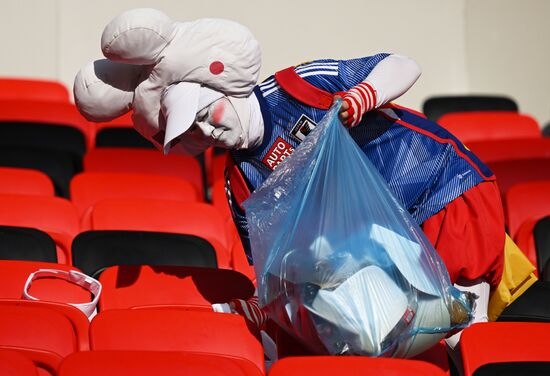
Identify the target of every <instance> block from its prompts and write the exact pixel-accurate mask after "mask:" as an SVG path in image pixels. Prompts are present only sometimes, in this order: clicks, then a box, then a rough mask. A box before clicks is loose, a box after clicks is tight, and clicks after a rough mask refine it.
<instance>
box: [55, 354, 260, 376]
mask: <svg viewBox="0 0 550 376" xmlns="http://www.w3.org/2000/svg"><path fill="white" fill-rule="evenodd" d="M179 374H185V375H188V376H202V375H211V376H222V375H234V376H262V375H263V373H262V372H261V371H260V370H259V369H258V368H257V367H256V366H255V365H254V364H253V363H252V362H250V361H248V360H246V359H240V358H234V357H226V356H221V355H215V354H200V353H192V352H176V351H171V352H167V351H88V352H80V353H75V354H71V355H69V356H68V357H67V358H65V359H64V360H63V363H62V364H61V367H60V369H59V376H97V375H117V376H150V375H179Z"/></svg>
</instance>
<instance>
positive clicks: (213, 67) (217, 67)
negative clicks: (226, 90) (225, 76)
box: [210, 61, 225, 75]
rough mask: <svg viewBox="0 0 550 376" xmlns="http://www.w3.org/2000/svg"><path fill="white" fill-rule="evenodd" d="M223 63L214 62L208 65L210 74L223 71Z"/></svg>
mask: <svg viewBox="0 0 550 376" xmlns="http://www.w3.org/2000/svg"><path fill="white" fill-rule="evenodd" d="M224 68H225V67H224V66H223V63H222V62H221V61H214V62H213V63H212V64H210V73H212V74H216V75H217V74H220V73H221V72H223V70H224Z"/></svg>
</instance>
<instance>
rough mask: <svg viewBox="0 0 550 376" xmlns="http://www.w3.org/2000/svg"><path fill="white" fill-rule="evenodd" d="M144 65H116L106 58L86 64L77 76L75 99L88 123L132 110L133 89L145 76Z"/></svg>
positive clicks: (74, 88) (147, 68)
mask: <svg viewBox="0 0 550 376" xmlns="http://www.w3.org/2000/svg"><path fill="white" fill-rule="evenodd" d="M148 71H149V67H147V66H139V65H130V64H122V63H116V62H113V61H110V60H107V59H102V60H96V61H92V62H90V63H88V64H86V65H85V66H84V67H83V68H82V69H81V70H80V71H79V72H78V74H77V75H76V77H75V81H74V87H73V91H74V98H75V103H76V106H77V107H78V110H79V111H80V113H82V115H83V116H84V117H85V118H86V119H88V120H90V121H96V122H99V121H109V120H112V119H114V118H117V117H119V116H121V115H123V114H125V113H127V112H129V111H130V110H131V109H132V102H133V100H134V90H135V88H136V86H137V85H138V84H139V83H140V82H141V81H142V80H143V78H145V77H146V75H147V73H148Z"/></svg>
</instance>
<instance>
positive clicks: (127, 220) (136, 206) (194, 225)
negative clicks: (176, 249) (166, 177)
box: [91, 198, 233, 268]
mask: <svg viewBox="0 0 550 376" xmlns="http://www.w3.org/2000/svg"><path fill="white" fill-rule="evenodd" d="M91 225H92V229H94V230H133V231H156V232H171V233H176V234H188V235H195V236H198V237H200V238H203V239H205V240H207V241H208V242H209V243H210V244H212V246H213V247H214V249H215V250H216V256H217V260H218V266H219V267H223V268H226V267H228V266H230V263H231V245H232V244H231V241H232V240H233V238H232V237H231V235H230V234H227V232H226V228H227V227H226V225H227V223H226V221H225V219H224V218H223V216H222V215H221V214H220V213H219V212H218V211H217V210H216V208H214V207H213V206H212V205H210V204H206V203H201V202H182V201H172V200H170V201H169V200H152V199H151V200H146V199H131V198H128V199H117V200H103V201H101V202H99V203H97V204H96V205H95V207H94V209H93V211H92V213H91Z"/></svg>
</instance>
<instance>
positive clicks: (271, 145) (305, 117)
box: [228, 54, 492, 261]
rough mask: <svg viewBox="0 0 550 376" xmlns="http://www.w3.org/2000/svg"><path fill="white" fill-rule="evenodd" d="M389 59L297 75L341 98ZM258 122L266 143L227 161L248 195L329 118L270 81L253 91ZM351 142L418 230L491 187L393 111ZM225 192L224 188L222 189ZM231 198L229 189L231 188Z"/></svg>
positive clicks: (465, 160) (440, 138)
mask: <svg viewBox="0 0 550 376" xmlns="http://www.w3.org/2000/svg"><path fill="white" fill-rule="evenodd" d="M387 56H388V54H378V55H374V56H371V57H365V58H360V59H353V60H340V61H339V60H318V61H314V62H310V63H306V64H302V65H299V66H297V67H295V68H294V70H295V72H296V73H297V74H298V75H299V76H300V77H301V78H302V79H304V80H305V81H307V82H308V83H310V84H312V85H314V86H316V87H317V88H320V89H322V90H324V91H326V92H329V93H336V92H343V91H347V90H349V89H350V88H351V87H353V86H355V85H357V84H358V83H360V82H362V81H363V80H364V79H365V78H366V77H367V76H368V74H369V73H370V72H371V71H372V69H373V68H374V67H375V66H376V64H378V63H379V62H380V61H382V60H383V59H384V58H386V57H387ZM254 95H256V97H257V98H258V102H259V103H260V108H261V112H262V117H263V121H264V138H263V142H262V143H261V145H259V146H258V147H256V148H255V149H253V150H234V151H232V152H231V156H232V158H233V160H234V162H235V164H236V165H237V166H238V168H239V170H240V172H241V174H242V175H243V176H244V178H245V181H246V183H247V185H248V188H249V189H250V191H254V190H255V189H256V188H258V187H259V186H260V185H261V184H262V183H263V181H264V180H265V179H266V178H267V177H268V176H269V174H270V173H271V171H273V170H274V169H275V168H277V165H278V164H279V163H280V162H282V161H283V160H284V159H285V158H286V156H288V155H290V154H291V153H292V151H293V150H294V148H296V147H297V146H298V145H299V144H300V142H301V141H302V140H303V139H304V137H306V136H307V134H308V133H309V131H311V129H313V128H314V127H315V126H316V124H317V123H318V122H319V121H320V120H321V119H322V118H323V116H324V115H325V114H326V112H327V110H322V109H318V108H313V107H310V106H307V105H305V104H303V103H301V102H299V101H298V100H296V99H294V98H293V97H291V96H290V95H289V94H288V93H287V92H285V91H284V90H283V89H282V88H281V87H280V86H279V85H278V84H277V81H276V80H275V78H274V76H272V77H270V78H268V79H267V80H265V81H264V82H263V83H261V84H260V85H258V86H257V87H256V88H255V90H254ZM349 132H350V135H351V136H352V138H353V139H354V140H355V141H356V142H357V144H358V145H359V147H360V148H361V149H362V150H363V151H364V152H365V154H366V155H367V157H368V158H369V160H370V161H371V162H372V163H373V165H374V166H375V167H376V168H377V170H378V171H379V172H380V174H381V175H382V176H383V177H384V178H385V179H386V181H387V183H388V185H389V188H390V190H391V192H392V193H393V194H394V196H395V198H396V199H397V200H398V201H399V202H400V203H401V204H402V205H403V207H404V208H405V209H407V210H408V211H409V213H410V214H411V215H412V217H413V218H414V219H415V220H416V221H417V223H418V224H421V223H423V222H424V221H425V220H426V219H428V218H429V217H431V216H432V215H434V214H436V213H437V212H439V211H440V210H442V209H443V208H444V207H445V206H446V205H447V204H448V203H450V202H451V201H453V200H454V199H455V198H457V197H458V196H460V195H461V194H462V193H463V192H465V191H467V190H468V189H470V188H472V187H473V186H475V185H477V184H478V183H480V182H482V181H483V180H487V179H492V173H491V172H490V171H489V169H488V168H487V167H486V166H485V165H484V164H483V163H482V162H481V161H479V160H478V159H477V157H476V156H475V155H473V154H472V153H471V152H470V151H469V150H468V149H467V148H465V147H464V146H463V145H462V143H461V142H460V141H459V140H458V139H456V137H454V136H453V135H452V134H450V133H449V132H448V131H446V130H445V129H443V128H442V127H441V126H439V125H438V124H436V123H434V122H431V121H429V120H427V119H425V118H423V117H422V116H419V115H418V114H416V113H414V112H412V111H409V110H407V109H404V108H401V107H397V106H392V105H389V106H386V107H384V108H381V109H377V110H373V111H370V112H368V113H366V114H365V115H364V116H363V118H362V120H361V122H360V123H359V124H358V125H357V126H355V127H354V128H351V129H350V131H349ZM228 184H229V181H228ZM229 192H232V188H231V187H230V186H229ZM230 206H231V209H232V212H233V216H234V220H235V223H236V225H237V228H238V230H239V234H240V235H241V239H242V241H243V245H244V248H245V250H246V252H247V256H248V258H249V261H252V260H251V253H250V244H249V240H248V230H247V223H246V216H245V213H244V212H243V210H242V209H241V208H240V207H239V205H238V204H237V203H236V201H235V198H234V196H233V195H232V194H230Z"/></svg>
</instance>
